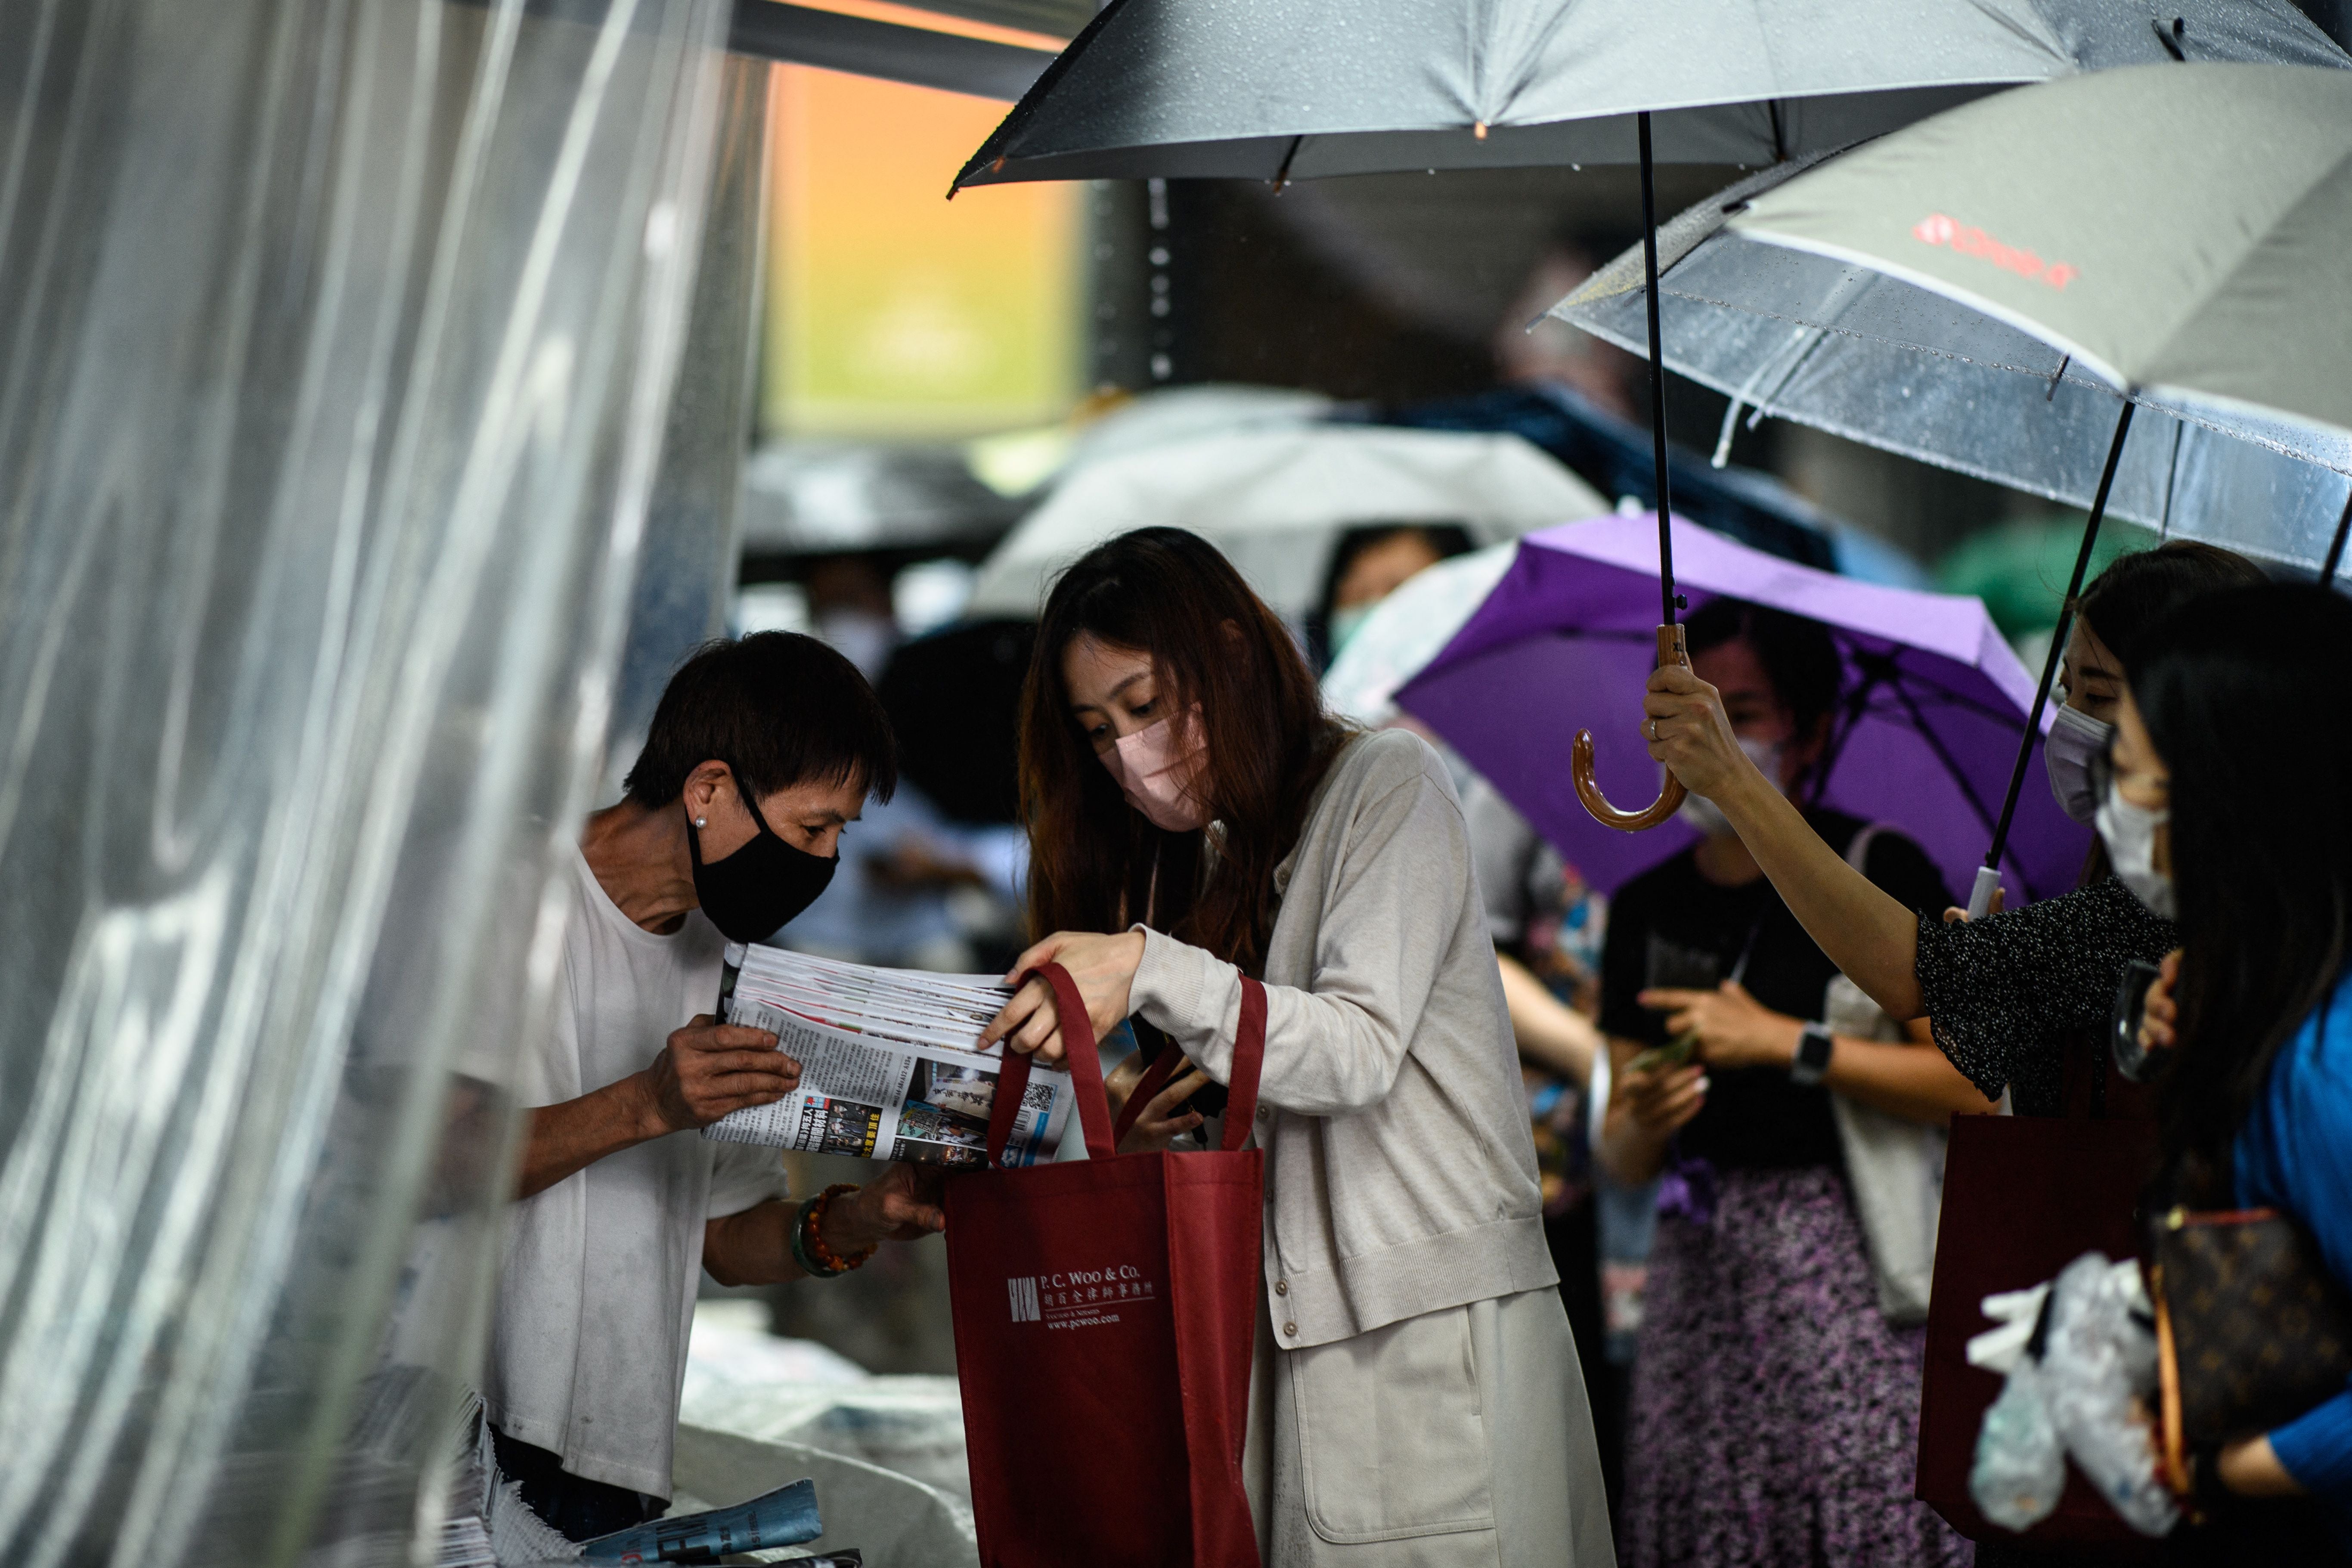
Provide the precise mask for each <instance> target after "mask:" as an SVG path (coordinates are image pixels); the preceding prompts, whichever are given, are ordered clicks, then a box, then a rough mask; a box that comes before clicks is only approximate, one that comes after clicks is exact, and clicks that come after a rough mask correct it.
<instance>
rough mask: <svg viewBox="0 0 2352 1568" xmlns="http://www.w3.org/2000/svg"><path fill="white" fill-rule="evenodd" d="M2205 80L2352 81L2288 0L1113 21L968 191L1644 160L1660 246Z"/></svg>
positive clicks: (1655, 808)
mask: <svg viewBox="0 0 2352 1568" xmlns="http://www.w3.org/2000/svg"><path fill="white" fill-rule="evenodd" d="M2187 58H2200V59H2236V60H2245V59H2253V60H2280V59H2284V60H2294V61H2299V62H2303V63H2305V64H2309V65H2315V66H2316V65H2329V66H2338V67H2340V66H2343V65H2345V64H2346V63H2347V61H2346V60H2345V57H2344V55H2343V54H2342V52H2341V51H2340V50H2338V49H2336V47H2335V46H2334V45H2333V44H2331V43H2329V42H2328V41H2327V39H2326V37H2325V36H2324V35H2323V34H2321V33H2320V32H2319V31H2318V29H2317V28H2315V26H2312V24H2311V23H2310V21H2309V20H2308V19H2307V18H2305V16H2302V15H2301V13H2299V12H2297V11H2295V10H2294V8H2293V7H2292V6H2290V5H2286V4H2285V3H2284V0H2242V3H2225V0H2192V3H2190V4H2187V5H2181V6H2179V10H2178V12H2177V14H2176V16H2174V17H2173V18H2171V19H2170V20H2169V21H2168V22H2166V23H2163V24H2157V23H2155V22H2153V21H2152V20H2151V19H2150V17H2149V16H2148V15H2147V12H2146V11H2144V10H2142V9H2140V8H2138V7H2137V6H2135V5H2129V4H2118V3H2115V0H1914V3H1913V4H1911V5H1906V6H1904V7H1902V8H1901V10H1900V12H1899V14H1898V13H1895V12H1894V11H1892V10H1890V8H1889V7H1887V6H1885V5H1880V4H1875V3H1874V0H1731V3H1728V4H1727V3H1725V0H1490V3H1486V4H1478V5H1433V4H1430V3H1429V0H1386V3H1385V4H1367V3H1366V0H1261V3H1258V4H1251V5H1214V4H1199V3H1192V4H1187V3H1184V0H1114V3H1113V4H1112V5H1108V6H1107V7H1105V8H1104V10H1103V11H1102V13H1101V14H1100V15H1098V16H1097V17H1096V18H1095V20H1094V22H1093V23H1092V24H1091V25H1089V26H1087V30H1086V31H1085V32H1084V33H1082V34H1080V35H1079V36H1078V38H1077V39H1076V42H1074V43H1073V44H1072V45H1071V46H1070V47H1069V48H1067V49H1066V50H1065V51H1064V52H1063V53H1062V55H1061V56H1060V58H1057V59H1056V60H1055V62H1054V64H1053V65H1051V66H1049V67H1047V68H1046V69H1045V73H1044V74H1043V75H1042V76H1040V77H1039V78H1038V79H1037V82H1036V84H1035V86H1034V87H1033V88H1031V89H1030V90H1029V92H1028V94H1027V95H1026V96H1025V97H1024V98H1023V99H1022V100H1021V102H1020V103H1018V104H1017V105H1015V106H1014V107H1013V111H1012V112H1011V113H1010V114H1009V115H1007V116H1006V117H1005V120H1004V122H1003V124H1002V125H1000V126H999V127H998V128H997V130H996V132H995V133H994V134H992V136H990V138H989V139H988V141H987V142H984V143H982V146H981V148H980V150H979V151H978V152H977V153H974V154H973V155H972V157H971V161H970V162H969V163H967V164H966V165H965V166H964V168H963V171H962V172H961V174H958V175H957V177H956V185H957V186H958V187H961V186H962V185H966V184H989V183H992V182H997V181H1005V180H1034V179H1104V178H1133V177H1139V176H1147V175H1157V176H1162V177H1177V176H1192V177H1200V176H1239V177H1243V178H1254V179H1270V180H1272V181H1274V182H1275V183H1276V186H1277V188H1278V187H1279V186H1280V185H1281V184H1283V183H1284V182H1286V181H1288V180H1293V179H1304V178H1307V177H1310V176H1315V175H1324V174H1363V173H1370V172H1373V171H1378V170H1396V169H1420V168H1426V169H1430V170H1433V171H1434V170H1436V169H1439V168H1471V167H1493V166H1497V165H1507V164H1561V163H1569V164H1574V163H1588V162H1591V163H1598V162H1610V163H1625V162H1630V161H1634V160H1638V161H1639V162H1640V163H1641V165H1642V170H1643V180H1642V190H1643V229H1644V230H1645V231H1646V233H1647V234H1648V235H1650V236H1652V237H1654V234H1655V231H1656V224H1655V221H1654V210H1653V205H1652V193H1653V181H1652V179H1651V166H1652V163H1653V162H1654V159H1655V158H1659V157H1664V158H1666V159H1669V160H1673V161H1676V162H1681V163H1748V164H1760V163H1779V162H1780V161H1782V160H1785V159H1788V158H1791V157H1795V156H1800V155H1802V154H1804V153H1813V152H1821V151H1826V150H1829V149H1833V148H1837V147H1843V146H1847V145H1851V144H1852V143H1853V142H1857V141H1860V140H1862V139H1864V138H1866V137H1870V136H1874V135H1877V134H1880V133H1882V132H1887V131H1891V130H1893V129H1895V127H1898V126H1902V125H1906V124H1909V123H1910V122H1912V121H1916V120H1918V119H1920V118H1921V117H1923V116H1926V115H1930V114H1934V113H1936V112H1937V110H1943V109H1946V108H1948V107H1950V106H1952V105H1954V104H1957V103H1961V102H1965V101H1967V100H1970V99H1973V98H1978V97H1980V96H1982V95H1984V94H1985V93H1988V92H1991V91H1994V90H1997V89H2000V88H2002V87H2005V86H2011V85H2014V84H2017V83H2021V82H2035V81H2044V80H2048V79H2053V78H2058V77H2065V76H2071V75H2074V74H2075V73H2078V72H2082V71H2089V70H2098V69H2103V68H2108V67H2113V66H2120V65H2129V64H2134V63H2138V62H2143V61H2158V60H2164V61H2178V60H2182V59H2187ZM1653 121H1655V125H1653ZM950 194H952V192H951V193H950ZM1655 272H1656V268H1655V266H1654V264H1653V265H1652V267H1651V268H1650V274H1651V276H1653V277H1654V276H1655ZM1658 335H1659V334H1658V333H1657V332H1656V331H1652V332H1651V333H1650V338H1651V341H1652V342H1653V343H1655V342H1656V341H1657V338H1658ZM1650 377H1651V394H1652V395H1651V404H1652V408H1653V417H1652V442H1653V446H1654V462H1655V465H1656V494H1657V498H1658V518H1659V531H1658V567H1659V599H1660V614H1659V619H1660V623H1661V624H1660V626H1659V628H1658V658H1659V659H1660V661H1661V662H1662V663H1663V662H1665V661H1667V660H1670V659H1679V658H1682V654H1681V652H1680V647H1681V641H1680V634H1679V633H1678V632H1677V631H1676V630H1675V610H1676V608H1677V605H1676V603H1675V590H1674V551H1673V539H1672V535H1671V533H1670V531H1668V529H1667V528H1666V526H1665V519H1666V518H1667V516H1668V515H1669V513H1670V510H1671V504H1672V501H1671V497H1670V495H1669V494H1668V489H1667V483H1666V440H1665V426H1664V395H1663V394H1664V368H1663V365H1662V363H1661V361H1660V358H1659V355H1658V353H1656V351H1655V350H1653V352H1652V353H1651V356H1650ZM1576 776H1577V780H1578V784H1579V795H1580V798H1582V799H1583V801H1584V803H1585V805H1586V807H1587V809H1589V810H1590V811H1591V813H1592V814H1593V816H1595V817H1596V818H1598V819H1600V820H1601V821H1602V822H1605V823H1607V824H1609V825H1610V826H1615V827H1621V828H1624V829H1627V830H1629V831H1631V830H1634V829H1639V828H1644V827H1651V826H1656V825H1657V824H1658V823H1660V822H1663V821H1664V820H1665V819H1666V818H1667V817H1668V816H1672V815H1673V813H1674V810H1675V807H1676V806H1677V805H1680V804H1681V800H1682V786H1681V785H1680V784H1678V783H1675V781H1674V780H1672V779H1671V778H1669V780H1668V781H1667V784H1666V788H1665V790H1664V793H1663V794H1662V795H1660V797H1659V799H1658V800H1657V801H1656V802H1654V804H1653V805H1650V806H1649V807H1648V808H1647V809H1646V810H1643V811H1640V812H1621V811H1617V810H1615V809H1613V808H1612V807H1611V806H1610V805H1609V804H1608V802H1607V801H1606V800H1605V799H1604V798H1603V797H1602V795H1601V792H1600V789H1599V786H1598V785H1597V784H1593V783H1592V779H1591V770H1590V767H1589V765H1588V764H1587V763H1585V762H1584V761H1583V760H1582V759H1581V757H1580V760H1579V762H1578V763H1577V764H1576Z"/></svg>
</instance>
